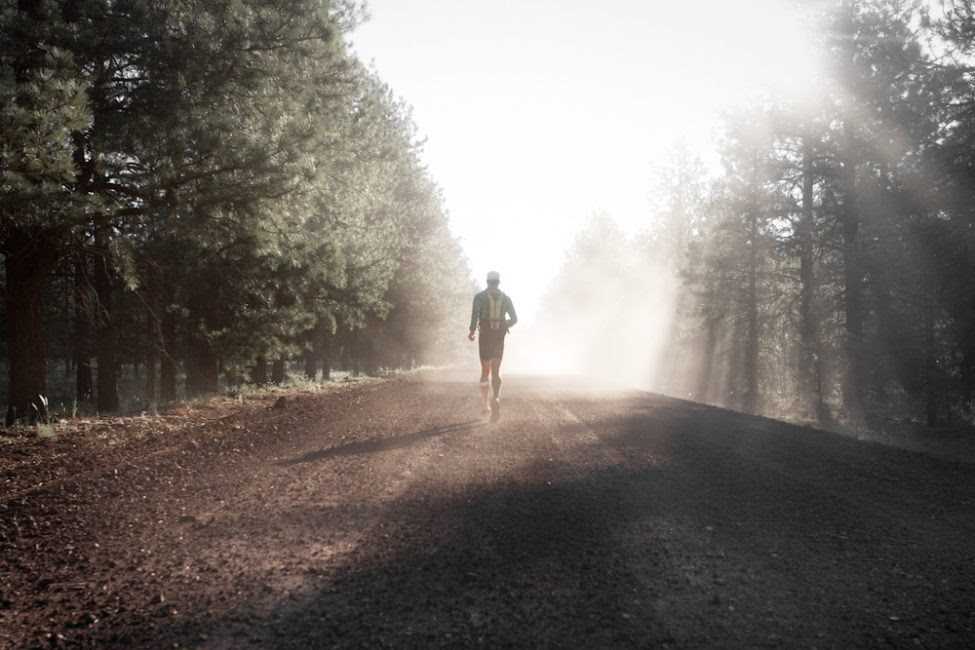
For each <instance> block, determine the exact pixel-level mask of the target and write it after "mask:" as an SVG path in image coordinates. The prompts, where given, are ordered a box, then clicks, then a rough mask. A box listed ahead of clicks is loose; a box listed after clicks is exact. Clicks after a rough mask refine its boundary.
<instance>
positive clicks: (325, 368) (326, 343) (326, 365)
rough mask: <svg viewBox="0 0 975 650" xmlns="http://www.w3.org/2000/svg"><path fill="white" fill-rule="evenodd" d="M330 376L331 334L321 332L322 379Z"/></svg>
mask: <svg viewBox="0 0 975 650" xmlns="http://www.w3.org/2000/svg"><path fill="white" fill-rule="evenodd" d="M331 378H332V335H331V334H329V333H328V332H325V333H323V334H322V381H327V380H329V379H331Z"/></svg>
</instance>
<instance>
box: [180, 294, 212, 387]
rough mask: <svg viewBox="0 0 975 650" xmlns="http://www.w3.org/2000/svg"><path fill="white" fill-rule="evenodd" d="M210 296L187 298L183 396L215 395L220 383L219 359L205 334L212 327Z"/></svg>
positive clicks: (199, 295)
mask: <svg viewBox="0 0 975 650" xmlns="http://www.w3.org/2000/svg"><path fill="white" fill-rule="evenodd" d="M212 305H213V301H212V299H211V297H210V296H208V295H205V294H203V293H198V294H196V295H195V296H193V297H192V298H190V300H189V303H188V305H187V306H188V308H189V312H190V321H189V322H190V326H189V329H188V331H187V333H186V395H187V397H198V396H200V395H205V394H207V393H215V392H217V389H218V388H219V384H220V359H219V357H218V356H217V353H216V352H215V351H214V350H213V346H212V345H210V341H209V340H208V339H207V337H206V334H205V331H206V330H208V329H209V328H210V326H211V325H212V318H210V311H211V310H212Z"/></svg>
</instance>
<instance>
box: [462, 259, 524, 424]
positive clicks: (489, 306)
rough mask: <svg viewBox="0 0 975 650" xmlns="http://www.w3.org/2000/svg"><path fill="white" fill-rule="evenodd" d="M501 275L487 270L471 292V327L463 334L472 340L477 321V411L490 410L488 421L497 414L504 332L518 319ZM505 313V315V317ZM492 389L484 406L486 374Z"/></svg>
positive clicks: (494, 418) (495, 420) (486, 390)
mask: <svg viewBox="0 0 975 650" xmlns="http://www.w3.org/2000/svg"><path fill="white" fill-rule="evenodd" d="M499 284H501V275H500V274H499V273H498V272H497V271H491V272H490V273H488V274H487V285H488V288H487V289H485V290H484V291H482V292H480V293H478V294H475V295H474V308H473V309H472V310H471V331H470V333H468V335H467V338H468V339H470V340H471V341H473V340H474V332H475V330H477V329H478V326H479V325H480V330H481V335H480V337H479V338H478V341H477V343H478V349H479V351H480V354H481V412H482V413H483V414H485V415H486V414H488V413H490V414H491V421H492V422H497V421H498V420H499V419H500V418H501V357H502V356H504V336H505V334H507V333H508V328H510V327H511V326H512V325H514V324H515V323H517V322H518V316H517V314H515V306H514V305H513V304H512V302H511V298H509V297H508V296H506V295H504V292H502V291H501V289H498V285H499ZM505 314H507V315H508V318H505ZM489 373H490V375H491V384H492V388H493V389H494V399H493V400H492V401H491V408H490V409H488V374H489Z"/></svg>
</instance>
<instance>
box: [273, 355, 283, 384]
mask: <svg viewBox="0 0 975 650" xmlns="http://www.w3.org/2000/svg"><path fill="white" fill-rule="evenodd" d="M284 370H285V367H284V359H275V360H274V363H273V364H272V365H271V383H272V384H278V385H280V384H283V383H284V378H285V371H284Z"/></svg>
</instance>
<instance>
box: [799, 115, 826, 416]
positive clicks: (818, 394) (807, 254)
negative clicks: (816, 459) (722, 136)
mask: <svg viewBox="0 0 975 650" xmlns="http://www.w3.org/2000/svg"><path fill="white" fill-rule="evenodd" d="M813 153H814V152H813V145H812V138H811V137H810V136H809V134H808V133H807V134H804V135H803V137H802V214H801V216H800V219H799V228H798V235H799V280H800V284H801V289H800V292H799V373H798V379H799V393H800V397H801V400H802V402H803V408H804V409H808V411H809V413H810V414H812V415H814V416H815V418H816V421H817V422H819V423H820V424H825V423H826V421H827V420H828V419H829V413H828V411H827V408H826V403H825V402H824V401H823V390H822V386H823V362H822V356H821V355H820V345H819V321H818V318H817V314H816V310H815V302H814V301H815V287H816V278H815V271H814V268H813V264H814V246H813V244H814V237H815V228H816V224H815V212H814V208H813V188H814V183H815V177H814V175H813V174H814V170H813Z"/></svg>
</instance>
